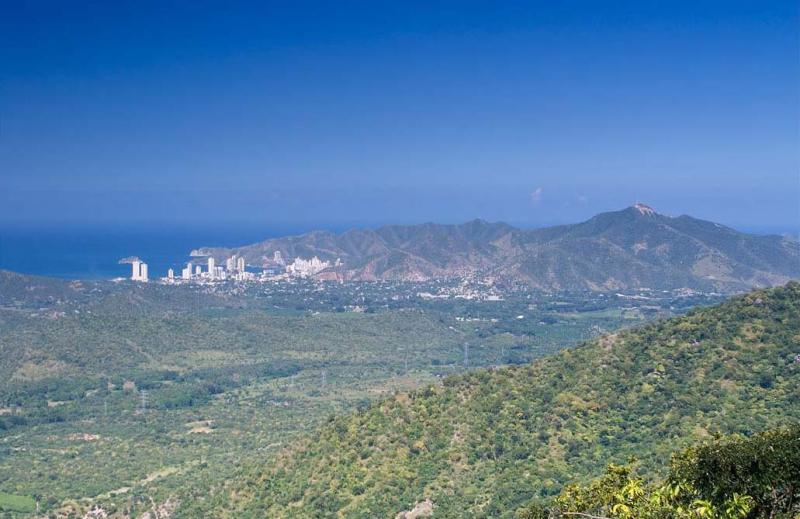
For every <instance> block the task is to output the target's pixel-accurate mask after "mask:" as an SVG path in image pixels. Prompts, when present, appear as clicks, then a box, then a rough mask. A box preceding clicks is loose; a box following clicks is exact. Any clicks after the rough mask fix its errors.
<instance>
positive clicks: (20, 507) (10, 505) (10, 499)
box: [0, 492, 36, 513]
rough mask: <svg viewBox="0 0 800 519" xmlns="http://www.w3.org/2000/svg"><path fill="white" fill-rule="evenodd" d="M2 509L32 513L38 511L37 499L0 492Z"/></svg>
mask: <svg viewBox="0 0 800 519" xmlns="http://www.w3.org/2000/svg"><path fill="white" fill-rule="evenodd" d="M0 510H8V511H10V512H21V513H31V512H35V511H36V501H34V500H33V498H32V497H30V496H18V495H14V494H6V493H5V492H0Z"/></svg>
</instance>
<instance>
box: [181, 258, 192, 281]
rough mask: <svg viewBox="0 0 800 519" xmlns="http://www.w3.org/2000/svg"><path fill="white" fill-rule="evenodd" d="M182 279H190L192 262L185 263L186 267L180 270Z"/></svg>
mask: <svg viewBox="0 0 800 519" xmlns="http://www.w3.org/2000/svg"><path fill="white" fill-rule="evenodd" d="M181 277H182V278H183V279H192V262H191V261H190V262H189V263H187V264H186V268H185V269H183V270H182V271H181Z"/></svg>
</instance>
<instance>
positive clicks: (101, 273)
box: [0, 225, 310, 279]
mask: <svg viewBox="0 0 800 519" xmlns="http://www.w3.org/2000/svg"><path fill="white" fill-rule="evenodd" d="M308 230H310V227H308V226H302V227H292V226H280V227H274V228H265V227H264V226H259V227H252V228H251V227H243V226H229V227H212V226H208V225H206V226H199V225H198V226H196V227H180V228H178V227H173V228H168V227H163V226H159V227H155V226H153V227H137V228H124V227H75V226H72V227H63V228H59V227H15V228H0V269H7V270H13V271H15V272H23V273H27V274H37V275H41V276H51V277H59V278H67V279H111V278H115V277H120V276H125V277H127V276H129V275H130V265H120V264H118V261H119V260H120V259H122V258H124V257H127V256H139V257H140V258H142V260H144V261H145V262H146V263H147V264H148V267H149V272H150V277H151V278H155V277H161V276H165V275H166V273H167V269H169V268H175V269H178V268H179V267H182V266H183V265H184V264H185V262H186V261H188V260H189V252H190V251H191V250H192V249H196V248H199V247H203V246H222V247H234V246H240V245H247V244H250V243H255V242H258V241H261V240H265V239H268V238H274V237H277V236H286V235H291V234H299V233H302V232H306V231H308Z"/></svg>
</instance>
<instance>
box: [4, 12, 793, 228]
mask: <svg viewBox="0 0 800 519" xmlns="http://www.w3.org/2000/svg"><path fill="white" fill-rule="evenodd" d="M77 4H78V2H70V3H67V2H52V3H48V2H44V1H42V2H19V3H18V4H16V5H5V6H4V8H3V10H4V11H3V16H2V17H0V70H1V71H2V72H1V75H0V175H1V176H2V184H3V187H2V189H0V220H3V221H5V222H6V223H11V224H13V223H45V224H47V223H65V222H69V223H81V222H87V221H89V222H92V221H93V222H101V223H109V224H113V223H118V222H125V221H130V220H132V219H133V220H137V221H141V222H148V223H163V222H173V223H187V222H197V223H204V222H212V221H213V222H215V223H218V224H222V225H224V224H235V223H243V222H246V223H248V224H251V225H252V224H259V223H260V222H263V223H265V224H268V223H270V222H282V223H286V222H300V223H307V224H309V225H312V224H313V225H318V226H326V225H335V226H340V225H342V224H343V223H349V222H352V223H354V224H358V223H364V224H377V223H385V222H404V223H410V222H418V221H429V220H432V221H442V222H455V221H461V220H466V219H471V218H474V217H481V218H486V219H490V220H506V221H510V222H514V223H520V224H524V225H543V224H549V223H556V222H570V221H577V220H580V219H583V218H586V217H588V216H591V215H592V214H594V213H596V212H600V211H604V210H609V209H617V208H621V207H624V206H627V205H630V204H631V203H633V202H634V201H637V200H641V201H644V202H648V203H650V204H651V205H653V206H655V207H656V209H658V210H660V211H662V212H665V213H670V214H681V213H688V214H692V215H695V216H699V217H703V218H708V219H712V220H716V221H721V222H724V223H729V224H732V225H736V226H739V227H748V228H776V229H777V228H791V227H798V226H800V225H798V221H799V220H800V186H799V185H798V184H799V182H800V180H799V179H798V115H799V113H800V110H799V109H798V80H799V78H800V73H799V71H798V26H799V25H800V23H799V22H800V19H799V17H798V6H797V2H796V1H787V2H783V1H772V2H763V1H761V2H756V1H753V2H736V1H725V2H704V1H692V2H680V1H673V2H648V1H637V2H624V1H620V2H599V1H598V2H573V1H564V2H533V1H528V2H513V1H508V2H471V1H458V2H419V3H417V2H412V1H408V2H375V1H372V2H347V1H343V2H329V1H326V2H303V1H291V2H290V1H286V2H253V3H243V2H204V1H192V2H185V3H181V2H141V1H140V2H81V3H80V5H77ZM167 4H169V5H167Z"/></svg>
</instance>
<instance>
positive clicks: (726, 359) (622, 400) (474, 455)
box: [187, 283, 800, 517]
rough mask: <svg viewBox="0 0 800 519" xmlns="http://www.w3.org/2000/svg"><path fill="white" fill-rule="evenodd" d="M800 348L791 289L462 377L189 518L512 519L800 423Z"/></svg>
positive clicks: (305, 447) (329, 435) (387, 406)
mask: <svg viewBox="0 0 800 519" xmlns="http://www.w3.org/2000/svg"><path fill="white" fill-rule="evenodd" d="M799 337H800V284H798V283H790V284H788V285H787V286H786V287H783V288H776V289H772V290H761V291H756V292H753V293H750V294H747V295H745V296H741V297H738V298H735V299H733V300H731V301H730V302H728V303H725V304H723V305H720V306H718V307H715V308H710V309H702V310H693V311H691V312H689V314H688V315H687V316H685V317H683V318H678V319H672V320H668V321H661V322H657V323H654V324H650V325H647V326H644V327H642V328H639V329H635V330H627V331H622V332H619V333H617V334H612V335H610V336H606V337H602V338H600V339H597V340H595V341H593V342H591V343H588V344H586V345H584V346H582V347H578V348H575V349H572V350H566V351H563V352H561V353H558V354H556V355H554V356H552V357H548V358H546V359H543V360H540V361H538V362H535V363H533V364H532V365H530V366H518V367H512V368H505V369H499V370H490V371H475V372H471V373H468V374H465V375H463V376H459V377H453V378H447V379H445V380H444V382H443V384H441V385H434V386H430V387H427V388H425V389H423V390H419V391H416V392H413V393H411V394H410V395H403V394H401V395H398V396H396V397H395V398H392V399H389V400H387V401H384V402H381V403H378V404H375V405H373V406H372V407H370V408H369V409H367V410H365V411H363V412H360V413H357V414H355V415H351V416H344V417H338V418H334V419H333V420H331V421H330V422H329V423H328V424H326V425H325V426H324V427H322V428H321V429H320V430H319V431H317V433H315V434H314V436H313V437H310V438H307V439H305V440H303V441H300V442H298V443H296V444H294V445H293V446H291V447H290V448H289V449H287V450H285V451H284V452H283V453H282V455H281V456H280V457H279V458H278V459H269V460H264V462H260V463H257V464H255V465H254V466H253V467H252V468H251V469H250V470H249V474H248V475H247V476H246V477H244V478H243V479H242V480H231V481H230V482H229V484H228V485H227V487H225V488H220V489H218V490H217V491H216V493H215V497H212V498H206V497H205V496H202V497H200V498H198V500H196V501H194V506H196V507H198V508H197V509H195V510H194V511H190V512H187V513H189V515H188V516H192V515H191V514H192V513H195V515H197V513H200V512H197V510H198V509H199V510H205V511H206V512H207V510H209V509H210V510H213V513H212V514H211V515H215V516H219V515H225V514H227V515H228V516H229V517H251V516H252V517H259V516H264V515H266V516H269V517H334V516H343V517H374V516H381V517H386V516H392V515H393V514H396V513H397V512H399V511H401V510H408V509H410V507H412V506H413V505H414V503H415V502H419V501H421V500H423V499H425V498H430V499H431V500H432V501H433V502H434V503H435V504H436V507H437V510H438V512H437V514H441V515H442V516H444V517H452V516H462V515H463V516H468V517H511V516H512V515H513V511H514V510H516V509H518V508H519V507H520V506H524V505H525V504H526V503H530V502H532V501H534V500H536V499H540V498H546V497H547V496H553V495H557V494H559V493H560V492H561V491H562V490H563V488H564V485H565V484H567V483H568V482H570V481H574V480H575V479H577V480H578V481H579V482H580V481H581V480H586V479H587V478H590V477H593V476H597V475H598V472H597V471H598V468H599V467H603V466H605V465H607V464H608V463H620V462H623V461H625V460H626V459H627V458H628V457H629V456H631V455H636V456H638V457H640V459H641V464H642V470H643V475H644V476H646V477H650V476H652V475H654V474H658V472H659V470H660V467H661V466H662V463H663V460H664V459H667V458H668V457H669V455H670V453H672V452H673V451H674V450H675V449H676V448H679V447H685V446H688V445H689V444H690V443H691V442H693V441H697V440H699V439H702V438H705V437H708V436H709V435H714V434H717V433H741V434H752V433H753V432H755V431H758V430H763V429H765V428H770V427H774V426H777V425H779V424H781V423H785V422H787V421H796V420H800V406H797V401H798V398H800V393H799V392H798V385H797V384H796V380H797V376H798V374H800V365H798V363H796V362H795V356H796V355H797V354H798V350H797V348H798V338H799ZM765 375H766V376H768V377H769V379H770V380H771V381H772V383H771V384H768V385H767V387H765V385H764V384H762V383H761V381H762V380H763V378H764V376H765ZM615 477H617V478H618V479H617V480H614V481H616V482H617V483H618V482H619V478H620V477H622V476H621V475H620V474H616V476H615ZM626 477H627V476H626ZM612 483H613V481H612ZM726 488H727V487H726ZM730 488H733V489H734V490H735V487H734V486H731V487H730ZM700 490H703V487H702V486H700V487H698V491H700ZM703 491H704V490H703ZM736 492H739V491H736ZM739 494H741V492H739ZM737 495H738V494H737ZM742 495H743V494H742ZM701 496H705V494H701ZM634 497H636V496H634ZM751 497H752V498H753V499H754V503H753V504H754V506H759V499H760V497H759V496H756V495H754V496H751ZM727 498H729V499H733V494H730V495H728V496H727ZM702 499H706V500H709V501H710V502H712V503H713V502H715V501H713V500H712V499H711V497H703V498H702ZM209 501H211V502H210V503H209ZM618 504H620V508H618V509H619V510H621V509H622V508H621V507H622V505H625V506H630V504H629V503H628V502H627V501H625V502H620V503H618ZM700 504H701V503H699V502H698V506H699V505H700ZM698 509H699V508H698Z"/></svg>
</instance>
